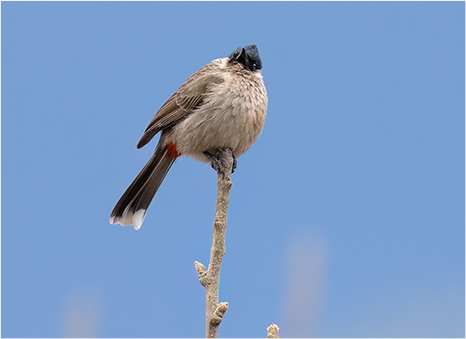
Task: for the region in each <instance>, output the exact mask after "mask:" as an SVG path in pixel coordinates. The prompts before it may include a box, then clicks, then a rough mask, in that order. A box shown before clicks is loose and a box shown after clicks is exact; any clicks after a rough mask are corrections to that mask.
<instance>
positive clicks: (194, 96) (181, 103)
mask: <svg viewBox="0 0 466 339" xmlns="http://www.w3.org/2000/svg"><path fill="white" fill-rule="evenodd" d="M221 82H223V78H222V76H221V71H220V69H218V60H214V61H212V62H210V63H209V64H207V65H206V66H204V67H202V68H201V69H199V70H198V71H197V72H196V73H194V74H193V75H192V76H191V77H190V78H189V79H188V80H186V82H185V83H184V84H183V85H181V87H180V88H179V89H178V90H177V91H176V92H175V93H174V94H173V95H172V96H171V97H170V98H169V99H168V100H167V102H166V103H165V104H163V106H162V107H160V109H159V110H158V111H157V114H155V117H154V118H153V119H152V121H151V122H150V123H149V126H147V128H146V130H145V132H144V135H143V136H142V138H141V140H139V142H138V145H137V147H138V148H141V147H143V146H144V145H146V144H147V143H148V142H149V141H150V140H151V139H152V138H153V137H154V136H155V135H156V134H157V133H158V132H159V131H161V130H163V129H165V128H169V127H171V126H173V125H175V124H176V123H177V122H179V121H181V120H183V119H185V118H186V117H187V116H188V115H189V114H191V113H192V112H193V110H194V109H195V108H196V107H199V106H200V105H202V102H203V100H204V98H205V96H206V95H207V94H208V93H209V91H210V90H211V88H212V87H213V86H215V85H218V84H220V83H221Z"/></svg>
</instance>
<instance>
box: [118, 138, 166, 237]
mask: <svg viewBox="0 0 466 339" xmlns="http://www.w3.org/2000/svg"><path fill="white" fill-rule="evenodd" d="M174 161H175V158H173V157H170V156H169V151H168V150H167V148H166V147H165V146H163V147H162V146H161V144H159V145H157V148H156V150H155V153H154V155H153V156H152V157H151V158H150V160H149V161H148V162H147V164H146V165H145V166H144V168H143V169H142V170H141V172H140V173H139V174H138V176H137V177H136V179H134V181H133V182H132V183H131V185H129V187H128V188H127V189H126V191H125V193H123V195H122V196H121V198H120V200H118V202H117V204H116V205H115V208H114V209H113V211H112V214H110V223H111V224H121V225H122V226H128V225H133V226H134V229H136V230H138V229H139V228H140V227H141V225H142V223H143V221H144V217H145V216H146V211H147V208H148V207H149V205H150V203H151V201H152V198H153V197H154V195H155V193H156V192H157V190H158V189H159V187H160V185H161V184H162V181H163V179H164V178H165V175H167V173H168V170H169V169H170V167H172V165H173V162H174Z"/></svg>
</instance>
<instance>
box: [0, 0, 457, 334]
mask: <svg viewBox="0 0 466 339" xmlns="http://www.w3.org/2000/svg"><path fill="white" fill-rule="evenodd" d="M1 9H2V11H1V19H2V26H1V32H2V37H1V38H2V49H1V51H2V54H1V57H2V59H1V61H2V69H1V71H2V73H1V74H2V78H1V81H2V83H1V85H2V106H1V109H2V112H1V113H2V115H1V118H2V120H1V122H2V129H1V132H2V140H1V141H2V148H1V151H2V163H1V164H2V168H1V169H2V200H1V201H2V206H1V207H2V220H1V221H2V224H1V226H2V229H1V230H2V232H1V235H2V237H1V245H2V252H1V254H2V256H1V258H2V261H1V263H2V281H1V283H2V290H1V292H2V299H1V300H2V303H1V307H2V308H1V311H2V336H3V337H59V336H71V335H77V336H95V337H202V336H203V335H204V288H203V287H202V286H201V285H200V284H199V282H198V277H197V272H196V270H195V269H194V264H193V263H194V261H195V260H198V261H201V262H202V263H204V264H206V265H207V263H208V258H209V252H210V246H211V235H212V222H213V216H214V208H215V197H216V173H215V172H214V171H213V170H212V169H211V168H210V167H209V166H208V165H205V164H202V163H198V162H195V161H193V160H191V159H187V158H182V159H180V160H179V161H178V162H177V163H176V164H175V165H174V166H173V168H172V170H171V171H170V173H169V174H168V175H167V177H166V179H165V181H164V183H163V184H162V186H161V188H160V190H159V192H158V193H157V195H156V197H155V198H154V200H153V202H152V205H151V207H150V208H149V210H148V213H147V216H146V219H145V222H144V224H143V226H142V228H141V229H140V230H139V231H135V230H134V229H133V228H132V227H121V226H119V225H110V224H109V223H108V218H109V215H110V212H111V210H112V208H113V206H114V204H115V203H116V201H117V200H118V198H119V197H120V195H121V194H122V193H123V191H124V190H125V189H126V187H127V186H128V185H129V184H130V182H131V181H132V180H133V178H134V177H135V176H136V174H137V173H138V172H139V170H140V169H141V168H142V167H143V165H144V164H145V162H146V161H147V160H148V159H149V157H150V155H151V154H152V152H153V150H154V148H155V142H154V141H153V142H151V143H150V144H149V145H147V146H145V147H144V148H143V149H141V150H137V149H136V143H137V142H138V141H139V138H140V137H141V135H142V133H143V131H144V129H145V128H146V126H147V124H148V123H149V121H150V120H151V119H152V117H153V115H154V114H155V112H156V111H157V109H158V108H159V107H160V106H161V105H162V104H163V103H164V102H165V100H166V99H167V98H168V97H169V96H170V95H171V94H172V93H173V92H174V91H175V90H176V89H177V88H178V87H179V86H180V85H181V84H182V83H183V82H184V80H186V79H187V78H188V77H189V76H190V75H191V74H192V73H193V72H194V71H196V70H197V69H199V68H200V67H202V66H203V65H205V64H206V63H208V62H209V61H211V60H213V59H216V58H221V57H226V56H228V55H229V54H230V53H231V52H232V51H233V50H235V49H236V48H237V47H238V46H244V45H248V44H257V45H258V48H259V52H260V55H261V58H262V62H263V76H264V82H265V84H266V87H267V90H268V94H269V107H268V116H267V121H266V124H265V128H264V131H263V134H262V136H261V137H260V138H259V140H258V141H257V142H256V144H255V145H254V146H253V147H252V148H251V149H250V150H249V152H248V153H247V154H245V155H244V156H242V157H241V158H240V159H239V161H238V169H237V171H236V172H235V173H234V174H233V177H232V180H233V188H232V193H231V200H230V211H229V217H228V227H227V240H226V246H227V253H226V256H225V258H224V262H223V266H222V276H221V286H220V300H221V301H227V302H229V304H230V309H229V310H228V312H227V313H226V315H225V318H224V321H223V323H222V324H221V327H220V336H222V337H265V335H266V327H267V326H269V325H270V324H271V323H272V322H274V323H276V324H278V325H279V326H280V328H281V330H280V334H281V335H282V336H284V337H285V336H288V337H296V336H301V337H305V336H319V337H400V336H401V337H414V336H417V337H419V336H420V337H461V336H464V335H465V331H464V325H465V323H464V316H465V308H464V302H465V285H464V284H465V260H464V259H465V252H464V250H465V247H464V244H465V227H464V221H465V215H464V207H465V200H464V193H465V192H464V187H465V182H464V178H465V175H464V163H465V158H464V152H465V148H464V140H465V134H464V126H465V121H464V117H465V114H464V113H465V112H464V108H465V97H464V93H465V78H464V76H465V69H464V65H465V54H464V53H465V36H464V27H465V22H464V14H465V7H464V2H354V3H353V2H344V3H342V2H315V3H308V2H292V3H287V2H273V3H270V2H257V3H252V2H237V3H230V2H205V3H195V2H189V3H184V2H183V3H177V2H167V3H166V2H117V3H116V2H2V4H1Z"/></svg>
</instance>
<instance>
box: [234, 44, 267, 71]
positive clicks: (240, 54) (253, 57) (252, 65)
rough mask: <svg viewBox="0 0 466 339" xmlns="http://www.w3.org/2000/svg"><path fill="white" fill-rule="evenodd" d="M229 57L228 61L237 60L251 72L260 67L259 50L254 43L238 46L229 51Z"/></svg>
mask: <svg viewBox="0 0 466 339" xmlns="http://www.w3.org/2000/svg"><path fill="white" fill-rule="evenodd" d="M229 58H230V61H229V62H235V61H236V62H239V63H240V64H242V65H243V66H244V67H245V68H246V69H248V70H250V71H252V72H254V71H255V70H258V69H261V68H262V62H261V58H259V50H258V49H257V46H256V45H249V46H246V47H238V48H237V49H236V50H235V51H234V52H233V53H231V55H230V57H229Z"/></svg>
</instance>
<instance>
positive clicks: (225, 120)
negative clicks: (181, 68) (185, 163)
mask: <svg viewBox="0 0 466 339" xmlns="http://www.w3.org/2000/svg"><path fill="white" fill-rule="evenodd" d="M261 68H262V63H261V59H260V58H259V51H258V50H257V47H256V45H249V46H246V47H239V48H237V49H236V50H235V51H234V52H233V53H232V54H231V55H230V56H229V57H228V58H222V59H216V60H213V61H211V62H210V63H208V64H207V65H205V66H204V67H202V68H201V69H199V70H198V71H197V72H196V73H194V74H193V75H192V76H191V77H189V79H188V80H186V82H185V83H184V84H183V85H182V86H181V87H180V88H179V89H178V90H177V91H176V92H175V93H174V94H173V95H172V96H171V97H170V98H169V99H168V100H167V102H166V103H165V104H163V106H162V107H161V108H160V109H159V110H158V112H157V114H156V115H155V117H154V118H153V119H152V121H151V122H150V123H149V126H147V128H146V130H145V132H144V135H143V136H142V138H141V140H140V141H139V143H138V144H137V148H141V147H143V146H144V145H146V144H147V143H148V142H149V141H150V140H151V139H152V138H153V137H154V136H155V135H156V134H157V133H158V132H160V131H162V134H161V136H160V139H159V143H158V144H157V147H156V149H155V152H154V155H153V156H152V157H151V158H150V160H149V161H148V162H147V164H146V165H145V166H144V168H143V169H142V170H141V172H140V173H139V174H138V176H137V177H136V179H134V181H133V182H132V183H131V185H130V186H129V187H128V189H127V190H126V192H125V193H124V194H123V195H122V197H121V198H120V200H119V201H118V203H117V204H116V206H115V208H114V209H113V211H112V213H111V215H110V223H111V224H121V225H122V226H128V225H133V226H134V228H135V229H136V230H138V229H139V228H140V227H141V225H142V223H143V221H144V218H145V215H146V212H147V208H148V207H149V204H150V203H151V201H152V198H153V197H154V195H155V193H156V192H157V190H158V188H159V187H160V185H161V183H162V181H163V179H164V178H165V175H166V174H167V172H168V170H169V169H170V168H171V166H172V165H173V162H174V161H175V159H176V158H177V157H179V156H180V155H182V154H184V155H187V156H189V157H191V158H193V159H196V160H199V161H203V162H212V160H213V158H214V157H215V154H216V152H217V150H218V149H231V151H232V154H233V157H234V159H236V158H239V157H240V156H241V155H242V154H244V153H245V152H246V151H247V150H248V149H249V148H250V147H251V146H252V145H253V144H254V142H255V141H256V140H257V138H258V137H259V135H260V134H261V132H262V128H263V126H264V123H265V117H266V114H267V101H268V99H267V91H266V89H265V86H264V83H263V81H262V73H261ZM235 161H236V160H235ZM212 165H213V163H212Z"/></svg>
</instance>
